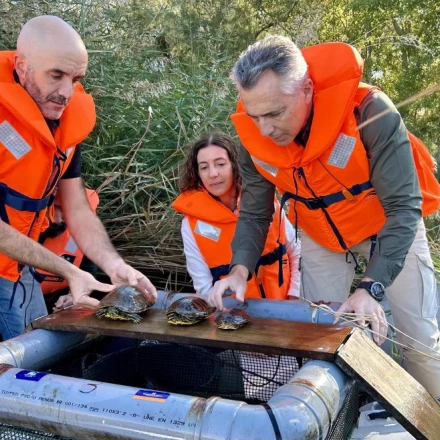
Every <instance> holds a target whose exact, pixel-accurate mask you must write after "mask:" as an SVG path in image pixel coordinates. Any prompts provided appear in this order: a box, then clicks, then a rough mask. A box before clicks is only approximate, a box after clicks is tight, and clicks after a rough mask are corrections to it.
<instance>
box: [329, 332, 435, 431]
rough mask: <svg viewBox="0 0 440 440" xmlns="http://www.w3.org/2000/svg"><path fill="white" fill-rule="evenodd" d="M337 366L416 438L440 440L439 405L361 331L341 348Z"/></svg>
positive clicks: (351, 336)
mask: <svg viewBox="0 0 440 440" xmlns="http://www.w3.org/2000/svg"><path fill="white" fill-rule="evenodd" d="M336 364H337V365H339V367H341V368H342V370H343V371H344V372H345V373H347V374H348V375H349V376H351V377H353V378H354V379H356V380H358V381H360V383H361V385H362V386H363V387H364V388H365V389H366V391H367V392H368V393H369V394H370V396H371V397H373V398H374V399H375V400H377V401H378V402H380V403H381V404H382V406H383V407H384V408H385V409H387V410H388V411H389V412H390V413H391V414H393V416H394V417H395V418H396V420H397V421H398V422H399V423H400V424H401V425H402V426H403V427H404V428H405V429H406V430H407V431H408V432H410V433H411V434H412V435H413V436H414V437H415V438H417V439H428V440H438V439H440V406H439V405H438V403H437V402H436V401H435V399H434V398H433V397H432V396H431V395H430V394H429V393H428V392H427V391H426V390H425V388H423V386H422V385H420V384H419V383H418V382H417V381H416V380H415V379H413V378H412V377H411V376H410V375H409V374H408V373H407V372H406V371H405V370H404V369H403V368H402V367H401V366H400V365H398V364H397V363H396V362H395V361H394V360H393V359H391V358H390V357H389V356H388V355H387V354H386V353H385V352H384V351H383V350H381V349H380V348H379V347H378V346H377V345H376V344H375V343H374V342H373V341H372V340H371V339H370V338H368V337H367V336H366V335H365V334H364V333H363V332H362V331H361V330H359V329H355V330H354V331H353V333H352V334H351V335H350V337H349V338H348V339H347V340H346V342H345V343H344V344H343V345H342V346H341V347H340V349H339V350H338V352H337V355H336Z"/></svg>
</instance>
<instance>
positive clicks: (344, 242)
mask: <svg viewBox="0 0 440 440" xmlns="http://www.w3.org/2000/svg"><path fill="white" fill-rule="evenodd" d="M303 55H304V57H305V59H306V61H307V64H308V66H309V75H310V78H311V79H312V81H313V84H314V102H313V105H314V106H313V111H314V113H313V122H312V126H311V131H310V136H309V139H308V141H307V145H306V147H305V148H303V147H302V146H299V145H297V144H296V143H295V142H292V143H291V144H289V145H287V146H279V145H277V144H275V142H273V141H272V140H271V139H270V138H268V137H264V136H262V135H261V134H260V131H259V129H258V127H257V125H256V124H255V123H254V122H253V121H252V119H251V118H250V117H249V116H247V115H246V113H245V110H244V107H243V104H242V102H241V101H240V102H239V103H238V106H237V113H236V114H234V115H232V121H233V122H234V125H235V127H236V130H237V133H238V135H239V137H240V139H241V142H242V144H243V145H244V147H245V148H246V149H247V150H248V151H249V153H250V155H251V157H252V160H253V162H254V164H255V166H256V168H257V169H258V171H259V172H260V173H261V174H262V175H263V176H264V177H265V178H266V179H268V180H269V181H271V182H273V183H274V184H275V185H276V186H277V188H278V190H279V191H280V192H281V193H282V194H283V198H282V204H283V202H285V201H286V200H288V199H293V200H292V201H291V202H289V218H290V219H291V221H292V222H294V223H295V224H298V226H299V227H300V228H301V229H303V230H304V231H305V232H306V233H307V234H308V235H309V236H310V237H311V238H312V239H313V240H315V241H316V242H318V243H320V244H321V245H322V246H324V247H326V248H328V249H330V250H332V251H336V252H346V251H347V250H348V249H349V248H350V247H352V246H354V245H356V244H358V243H360V242H362V241H363V240H365V239H366V238H368V237H370V236H372V235H374V234H377V233H378V232H379V230H380V229H381V228H382V226H383V225H384V223H385V214H384V211H383V208H382V206H381V204H380V202H379V199H378V197H377V196H376V193H375V191H374V188H373V186H372V184H371V182H370V180H369V179H370V173H369V163H368V158H367V153H366V150H365V147H364V145H363V144H362V141H361V139H360V133H359V130H358V129H357V125H358V124H357V121H356V117H355V112H354V110H355V107H356V106H359V105H360V103H361V101H362V99H363V98H364V97H365V96H366V95H367V94H368V93H369V92H370V90H371V89H372V87H371V86H369V85H366V84H362V83H360V80H361V76H362V67H363V62H362V59H361V57H360V55H359V53H358V52H357V51H356V50H355V49H354V48H353V47H351V46H349V45H347V44H344V43H325V44H319V45H316V46H312V47H309V48H306V49H303ZM408 136H409V139H410V143H411V147H412V152H413V156H414V161H415V165H416V169H417V173H418V177H419V183H420V187H421V192H422V196H423V205H422V209H423V214H424V215H425V216H426V215H428V214H431V213H433V212H434V211H435V210H436V209H437V208H438V207H439V206H440V185H439V183H438V182H437V180H436V178H435V176H434V174H433V169H434V161H433V159H432V157H431V155H430V154H429V151H428V150H427V148H426V147H425V146H424V145H423V143H422V142H421V141H420V140H419V139H417V138H416V137H415V136H413V135H412V134H410V133H408ZM296 220H297V222H296Z"/></svg>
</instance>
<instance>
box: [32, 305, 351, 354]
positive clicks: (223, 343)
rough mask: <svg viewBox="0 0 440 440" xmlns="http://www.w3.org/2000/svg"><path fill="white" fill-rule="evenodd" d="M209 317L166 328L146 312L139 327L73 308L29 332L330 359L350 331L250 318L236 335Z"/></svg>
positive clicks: (160, 314)
mask: <svg viewBox="0 0 440 440" xmlns="http://www.w3.org/2000/svg"><path fill="white" fill-rule="evenodd" d="M214 319H215V316H214V315H212V316H210V317H209V318H208V319H207V320H206V321H204V322H201V323H198V324H195V325H192V326H176V325H170V324H168V323H167V320H166V316H165V312H164V311H163V310H148V311H147V312H146V314H145V315H144V319H143V321H142V322H141V323H140V324H133V323H131V322H130V323H129V322H124V321H112V320H107V319H99V318H97V317H96V316H95V313H94V312H93V311H92V310H90V309H85V308H79V307H73V308H70V309H67V310H63V311H61V312H58V313H54V314H52V315H48V316H45V317H43V318H40V319H37V320H35V321H34V322H33V323H32V324H31V325H32V328H34V329H37V328H41V329H48V330H63V331H70V332H82V333H93V334H99V335H107V336H123V337H128V338H136V339H151V340H158V341H163V342H175V343H180V344H193V345H204V346H210V347H219V348H224V349H236V350H245V351H257V352H260V353H266V354H281V355H290V356H301V357H309V358H314V359H322V360H330V361H333V360H334V356H335V353H336V350H337V349H338V347H339V346H340V345H341V343H342V342H343V341H344V340H345V339H346V337H347V335H348V334H349V333H350V332H351V331H352V329H351V328H350V327H344V326H334V325H327V324H310V323H301V322H291V321H282V320H276V319H261V318H258V319H257V318H253V320H252V323H251V324H249V325H247V326H246V327H243V328H241V329H239V330H237V331H225V330H219V329H218V328H217V325H216V324H215V322H214Z"/></svg>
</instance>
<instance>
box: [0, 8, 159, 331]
mask: <svg viewBox="0 0 440 440" xmlns="http://www.w3.org/2000/svg"><path fill="white" fill-rule="evenodd" d="M87 63H88V56H87V50H86V48H85V46H84V43H83V41H82V40H81V37H80V36H79V35H78V33H77V32H76V31H75V30H74V29H73V28H72V27H71V26H70V25H68V24H67V23H66V22H64V21H63V20H61V19H60V18H58V17H55V16H40V17H35V18H33V19H31V20H29V21H28V22H27V23H26V24H25V25H24V26H23V29H22V30H21V32H20V35H19V37H18V40H17V50H16V51H11V52H0V219H1V221H0V333H1V336H2V338H3V339H9V338H12V337H14V336H17V335H19V334H20V333H21V332H22V331H23V329H24V327H25V326H26V325H27V324H28V323H29V322H31V321H32V320H33V319H36V318H38V317H40V316H43V315H45V314H47V310H46V306H45V304H44V299H43V295H42V293H41V289H40V288H39V285H38V283H37V282H35V281H34V279H33V277H32V275H31V273H30V269H29V268H30V267H38V268H41V269H44V270H46V271H49V272H52V273H55V274H57V275H59V276H61V277H63V278H64V279H66V280H67V282H68V283H69V287H70V292H71V294H72V297H73V302H74V303H75V304H79V305H84V306H88V307H92V308H94V307H97V305H98V304H99V302H98V300H96V299H94V298H91V297H90V293H91V292H92V291H93V290H99V291H102V292H108V291H110V290H111V289H113V288H114V286H115V285H121V284H131V285H135V286H137V287H139V288H140V289H141V290H143V291H149V292H151V293H153V294H154V295H156V289H155V288H154V286H153V285H152V284H151V282H150V281H149V280H148V278H146V277H145V276H144V275H143V274H141V273H140V272H139V271H137V270H135V269H134V268H132V267H131V266H129V265H127V264H126V263H125V262H124V260H123V259H122V258H121V256H120V255H119V254H118V253H117V252H116V250H115V249H114V247H113V245H112V244H111V242H110V240H109V238H108V235H107V233H106V231H105V229H104V227H103V225H102V223H101V222H100V220H99V219H98V217H97V216H95V215H94V214H93V212H92V210H91V209H90V206H89V203H88V201H87V196H86V192H85V188H84V183H83V180H82V178H81V172H80V164H81V163H80V159H81V157H80V148H79V146H78V145H79V144H80V143H81V142H82V141H83V140H84V139H85V138H86V137H87V136H88V135H89V133H90V132H91V130H92V129H93V127H94V125H95V119H96V116H95V107H94V104H93V99H92V97H91V96H90V95H88V94H86V93H85V91H84V89H83V88H82V86H81V84H80V81H81V80H82V79H83V78H84V76H85V74H86V70H87ZM55 195H56V197H57V199H58V200H59V201H60V204H61V208H62V211H63V216H64V219H65V221H66V223H67V226H68V228H69V230H70V232H71V235H72V237H73V238H74V240H75V242H76V244H77V245H78V246H79V248H80V249H81V250H82V251H83V253H84V254H85V255H86V256H87V257H89V258H90V259H91V260H92V261H93V262H94V263H95V264H96V265H97V266H98V267H100V268H101V269H102V270H103V271H104V272H105V273H106V274H107V275H108V276H109V277H110V280H111V282H112V284H103V283H100V282H98V281H97V280H95V279H94V278H93V276H92V275H90V274H89V273H86V272H84V271H82V270H80V269H78V268H77V267H75V266H74V265H73V264H70V263H69V262H67V261H66V260H64V259H63V258H61V257H59V256H57V255H55V254H54V253H52V252H50V251H48V250H46V249H45V248H44V247H42V246H41V245H39V244H38V243H37V241H36V240H37V239H38V236H39V235H40V233H41V232H42V231H43V230H44V228H45V227H46V226H47V222H46V214H47V212H48V209H49V210H50V207H51V206H52V203H53V201H54V198H55Z"/></svg>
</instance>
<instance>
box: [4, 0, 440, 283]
mask: <svg viewBox="0 0 440 440" xmlns="http://www.w3.org/2000/svg"><path fill="white" fill-rule="evenodd" d="M39 14H55V15H59V16H60V17H62V18H64V19H65V20H66V21H68V22H70V23H71V24H72V25H73V26H74V27H75V28H76V29H78V30H79V32H80V33H81V35H82V36H83V38H84V40H85V42H86V45H87V48H88V49H89V53H90V69H89V73H88V76H87V78H86V81H85V87H86V88H87V90H88V91H89V92H90V93H92V94H93V96H94V98H95V101H96V105H97V111H98V124H97V126H96V129H95V130H94V132H93V134H92V136H90V137H89V139H88V140H87V142H86V143H85V144H84V164H83V166H84V173H85V180H86V182H87V184H88V186H91V187H94V188H99V195H100V198H101V205H100V207H99V215H100V216H101V218H102V219H103V221H104V223H105V225H106V227H107V229H108V230H109V232H110V235H111V237H112V239H113V240H114V242H115V244H116V246H117V248H118V249H119V251H120V252H121V253H122V254H123V255H124V257H125V258H126V259H127V260H128V261H129V262H131V263H132V264H134V265H135V266H136V267H138V268H139V269H141V270H143V271H144V272H145V273H146V274H148V275H149V276H150V277H151V278H152V280H153V281H154V282H155V283H156V284H157V285H158V286H160V287H161V288H165V287H166V288H168V289H175V288H177V287H178V286H181V285H182V281H183V280H184V278H185V265H184V258H183V253H182V245H181V239H180V218H179V216H177V215H176V214H174V213H173V211H172V210H171V209H170V202H171V201H172V200H173V199H174V197H175V196H176V195H177V192H176V183H177V180H176V179H177V175H178V165H179V162H180V161H181V160H182V157H183V156H184V150H185V145H186V144H187V143H188V142H190V141H191V140H192V139H194V138H195V137H196V136H198V135H199V134H201V133H202V132H204V131H206V130H210V129H212V128H214V127H216V128H220V129H223V130H225V131H227V132H229V133H231V134H233V129H232V126H231V123H230V121H229V114H230V113H231V112H232V111H233V109H234V105H235V100H236V94H235V91H234V89H233V87H232V85H231V84H230V81H229V80H228V74H229V71H230V69H231V67H232V65H233V63H234V62H235V60H236V59H237V57H238V55H239V53H240V52H241V51H242V50H244V49H245V48H246V47H247V45H248V44H250V43H252V42H254V41H255V39H258V38H262V37H264V36H265V35H266V34H268V33H271V34H274V33H282V34H284V35H288V36H290V37H292V38H293V39H294V40H295V41H296V42H297V43H298V44H299V45H300V46H306V45H309V44H314V43H318V42H324V41H336V40H338V41H345V42H348V43H351V44H353V45H355V46H356V47H357V48H358V49H359V50H360V52H361V54H362V56H363V57H364V59H365V79H366V81H369V82H371V83H374V84H376V85H378V86H379V87H381V88H382V89H383V90H384V91H385V92H387V93H388V94H389V95H390V97H391V98H392V99H393V100H394V102H400V101H402V100H404V99H406V98H408V97H410V96H412V95H414V94H416V93H418V92H420V91H422V90H424V89H426V88H428V87H430V86H433V85H435V84H437V83H438V78H440V61H439V60H440V57H439V55H440V5H439V3H438V1H436V0H425V1H421V0H418V1H415V0H400V1H398V2H394V1H388V0H345V1H343V0H319V1H318V0H296V1H295V0H289V1H287V0H191V1H188V0H148V1H147V0H102V1H99V2H97V1H91V0H76V1H75V0H46V1H44V2H41V1H31V0H21V1H18V0H17V1H4V0H1V1H0V21H1V26H0V48H1V49H13V48H14V46H15V41H16V36H17V34H18V31H19V29H20V26H21V25H22V24H23V23H24V22H25V21H26V20H27V19H29V18H31V17H32V16H35V15H39ZM400 110H401V113H402V115H403V116H404V119H405V121H406V123H407V125H408V128H410V129H411V130H412V131H414V133H415V134H417V135H418V136H420V137H421V138H423V139H424V141H425V142H426V144H427V145H428V146H429V148H430V149H431V151H432V153H433V154H434V156H436V157H438V156H439V151H438V146H439V144H440V130H439V128H440V123H439V116H438V115H439V114H440V99H439V93H436V94H432V95H430V96H427V97H424V98H423V99H419V100H417V101H416V102H414V103H412V104H411V105H408V106H404V107H402V108H401V109H400ZM427 225H428V228H429V234H430V238H431V240H432V245H433V249H434V254H435V255H434V258H435V261H436V264H437V268H440V244H438V243H439V240H438V236H439V234H440V231H439V221H438V219H437V218H432V219H429V220H428V223H427Z"/></svg>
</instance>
